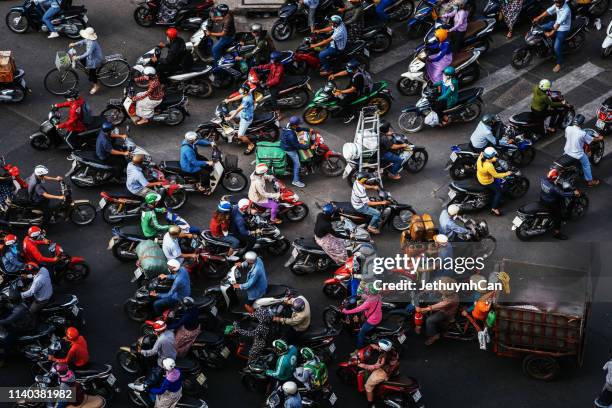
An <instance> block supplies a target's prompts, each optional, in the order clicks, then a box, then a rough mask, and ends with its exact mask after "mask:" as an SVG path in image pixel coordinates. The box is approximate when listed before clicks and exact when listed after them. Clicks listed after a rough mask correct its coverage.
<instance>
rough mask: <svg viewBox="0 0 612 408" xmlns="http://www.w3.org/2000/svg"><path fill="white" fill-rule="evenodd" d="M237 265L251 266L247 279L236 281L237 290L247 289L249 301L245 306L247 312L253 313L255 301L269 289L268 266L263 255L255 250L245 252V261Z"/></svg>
mask: <svg viewBox="0 0 612 408" xmlns="http://www.w3.org/2000/svg"><path fill="white" fill-rule="evenodd" d="M236 266H238V267H240V268H249V271H248V272H247V279H246V282H244V283H234V285H233V288H234V289H235V290H238V289H240V290H246V292H247V303H246V304H245V305H244V308H245V309H246V311H247V312H249V313H253V310H254V309H253V303H255V301H256V300H257V299H259V298H260V297H262V296H263V295H265V293H266V291H267V290H268V277H267V276H266V268H265V267H264V263H263V260H262V259H261V257H259V256H257V254H256V253H255V252H253V251H249V252H247V253H246V254H244V262H240V261H238V262H236Z"/></svg>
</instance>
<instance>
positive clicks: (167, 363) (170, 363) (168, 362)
mask: <svg viewBox="0 0 612 408" xmlns="http://www.w3.org/2000/svg"><path fill="white" fill-rule="evenodd" d="M162 366H163V367H164V370H166V371H172V370H174V367H176V363H175V362H174V360H173V359H171V358H169V357H168V358H164V359H163V360H162Z"/></svg>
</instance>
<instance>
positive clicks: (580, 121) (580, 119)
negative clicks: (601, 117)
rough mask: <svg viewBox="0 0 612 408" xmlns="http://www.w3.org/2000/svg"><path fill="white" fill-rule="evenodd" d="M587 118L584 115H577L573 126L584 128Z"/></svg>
mask: <svg viewBox="0 0 612 408" xmlns="http://www.w3.org/2000/svg"><path fill="white" fill-rule="evenodd" d="M584 120H585V117H584V115H581V114H577V115H576V117H575V118H574V120H573V121H572V125H574V126H582V124H583V123H584Z"/></svg>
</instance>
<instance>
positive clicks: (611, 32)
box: [601, 21, 612, 58]
mask: <svg viewBox="0 0 612 408" xmlns="http://www.w3.org/2000/svg"><path fill="white" fill-rule="evenodd" d="M610 54H612V21H610V24H608V28H607V29H606V38H604V40H603V43H602V44H601V58H608V57H609V56H610Z"/></svg>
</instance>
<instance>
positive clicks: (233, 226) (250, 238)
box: [229, 198, 258, 252]
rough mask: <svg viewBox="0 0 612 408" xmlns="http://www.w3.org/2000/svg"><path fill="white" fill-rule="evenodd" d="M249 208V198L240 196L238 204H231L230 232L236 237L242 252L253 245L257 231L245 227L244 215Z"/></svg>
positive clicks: (248, 249)
mask: <svg viewBox="0 0 612 408" xmlns="http://www.w3.org/2000/svg"><path fill="white" fill-rule="evenodd" d="M250 208H251V200H249V199H248V198H242V199H240V201H238V204H236V205H232V212H231V218H230V229H229V231H230V234H232V235H233V236H234V237H236V238H238V240H239V241H240V246H241V247H242V251H243V252H248V251H250V250H251V248H253V245H255V235H257V232H258V231H251V230H249V229H248V228H247V224H246V220H245V219H244V217H245V215H248V213H249V209H250Z"/></svg>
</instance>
